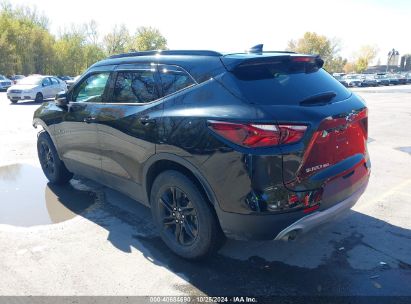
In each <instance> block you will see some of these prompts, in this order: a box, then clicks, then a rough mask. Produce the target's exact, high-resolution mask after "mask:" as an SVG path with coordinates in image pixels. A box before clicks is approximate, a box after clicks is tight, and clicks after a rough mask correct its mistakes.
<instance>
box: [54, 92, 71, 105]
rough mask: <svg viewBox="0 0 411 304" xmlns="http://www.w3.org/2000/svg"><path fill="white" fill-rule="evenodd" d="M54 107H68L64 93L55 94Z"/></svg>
mask: <svg viewBox="0 0 411 304" xmlns="http://www.w3.org/2000/svg"><path fill="white" fill-rule="evenodd" d="M54 101H55V103H56V105H58V106H60V107H63V106H67V105H68V100H67V94H66V92H64V91H62V92H60V93H57V95H56V98H55V99H54Z"/></svg>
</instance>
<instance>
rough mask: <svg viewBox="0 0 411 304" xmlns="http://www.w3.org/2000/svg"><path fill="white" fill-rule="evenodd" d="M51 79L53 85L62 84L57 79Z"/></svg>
mask: <svg viewBox="0 0 411 304" xmlns="http://www.w3.org/2000/svg"><path fill="white" fill-rule="evenodd" d="M50 79H51V83H52V84H53V85H54V84H59V83H60V82H59V81H58V80H57V79H56V78H50Z"/></svg>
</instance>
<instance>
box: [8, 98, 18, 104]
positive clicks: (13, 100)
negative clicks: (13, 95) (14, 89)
mask: <svg viewBox="0 0 411 304" xmlns="http://www.w3.org/2000/svg"><path fill="white" fill-rule="evenodd" d="M10 101H11V103H14V104H16V103H17V102H18V100H17V99H11V100H10Z"/></svg>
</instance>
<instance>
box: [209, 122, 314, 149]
mask: <svg viewBox="0 0 411 304" xmlns="http://www.w3.org/2000/svg"><path fill="white" fill-rule="evenodd" d="M208 126H209V128H210V129H211V130H213V131H214V132H215V133H217V134H219V135H221V136H222V137H224V138H225V139H227V140H229V141H231V142H233V143H235V144H237V145H240V146H244V147H248V148H257V147H270V146H277V145H283V144H291V143H295V142H298V141H299V140H300V139H301V138H302V137H303V136H304V133H305V131H306V130H307V126H303V125H292V124H287V125H285V124H284V125H283V124H281V125H276V124H255V123H250V124H240V123H231V122H223V121H215V120H209V121H208Z"/></svg>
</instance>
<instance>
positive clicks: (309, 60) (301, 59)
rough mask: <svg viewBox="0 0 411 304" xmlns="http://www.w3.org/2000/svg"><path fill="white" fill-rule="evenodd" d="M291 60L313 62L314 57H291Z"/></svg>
mask: <svg viewBox="0 0 411 304" xmlns="http://www.w3.org/2000/svg"><path fill="white" fill-rule="evenodd" d="M291 60H292V61H294V62H314V61H315V58H314V57H291Z"/></svg>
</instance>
